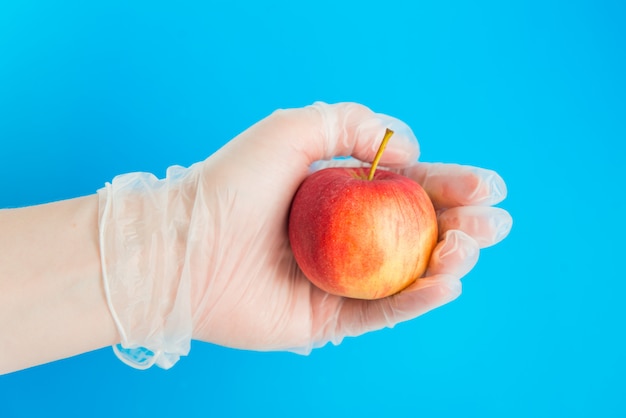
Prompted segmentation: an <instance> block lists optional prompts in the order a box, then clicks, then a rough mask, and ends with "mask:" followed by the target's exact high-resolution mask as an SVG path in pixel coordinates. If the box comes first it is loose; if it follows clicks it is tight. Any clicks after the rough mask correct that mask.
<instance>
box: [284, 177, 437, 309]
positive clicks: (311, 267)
mask: <svg viewBox="0 0 626 418" xmlns="http://www.w3.org/2000/svg"><path fill="white" fill-rule="evenodd" d="M367 175H368V170H367V169H365V168H345V167H343V168H342V167H336V168H327V169H324V170H320V171H317V172H315V173H313V174H312V175H310V176H309V177H307V178H306V179H305V180H304V182H303V183H302V184H301V185H300V187H299V189H298V191H297V193H296V195H295V197H294V200H293V202H292V206H291V211H290V216H289V239H290V243H291V248H292V251H293V253H294V256H295V259H296V262H297V263H298V265H299V266H300V268H301V270H302V272H303V273H304V275H305V276H306V277H307V278H308V279H309V280H310V281H311V282H312V283H313V284H315V285H316V286H317V287H319V288H320V289H322V290H324V291H327V292H329V293H332V294H335V295H339V296H345V297H350V298H357V299H379V298H383V297H386V296H390V295H392V294H394V293H397V292H399V291H401V290H402V289H404V288H406V287H407V286H409V285H410V284H412V283H413V282H414V281H415V280H416V279H418V278H419V277H421V276H422V275H423V274H424V272H425V270H426V268H427V266H428V262H429V259H430V255H431V253H432V251H433V249H434V247H435V245H436V243H437V236H438V232H437V217H436V214H435V210H434V208H433V205H432V202H431V200H430V198H429V197H428V195H427V194H426V192H425V191H424V190H423V189H422V187H421V186H420V185H419V184H418V183H416V182H415V181H413V180H412V179H409V178H408V177H404V176H402V175H400V174H396V173H393V172H390V171H383V170H378V171H376V172H375V173H374V176H373V179H372V180H368V179H367Z"/></svg>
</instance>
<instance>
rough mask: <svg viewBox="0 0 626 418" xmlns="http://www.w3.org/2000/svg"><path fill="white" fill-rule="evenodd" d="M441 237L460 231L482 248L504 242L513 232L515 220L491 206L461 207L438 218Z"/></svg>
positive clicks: (448, 210) (449, 210) (446, 211)
mask: <svg viewBox="0 0 626 418" xmlns="http://www.w3.org/2000/svg"><path fill="white" fill-rule="evenodd" d="M437 221H438V224H439V233H440V236H443V235H444V234H445V233H446V232H447V231H450V230H459V231H463V232H464V233H466V234H467V235H469V236H470V237H472V238H473V239H474V240H475V241H476V242H477V243H478V245H479V247H480V248H486V247H490V246H492V245H495V244H497V243H498V242H500V241H502V240H503V239H504V238H506V236H507V235H508V234H509V232H510V231H511V226H512V225H513V219H512V218H511V215H510V214H509V213H508V212H507V211H506V210H504V209H500V208H494V207H489V206H459V207H455V208H452V209H447V210H445V211H443V212H442V213H441V214H440V215H439V216H438V217H437Z"/></svg>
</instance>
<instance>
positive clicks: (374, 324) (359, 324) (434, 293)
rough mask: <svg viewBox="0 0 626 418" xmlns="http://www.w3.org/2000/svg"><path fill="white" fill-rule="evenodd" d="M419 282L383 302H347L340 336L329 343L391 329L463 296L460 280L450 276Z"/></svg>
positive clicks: (339, 325)
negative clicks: (346, 337) (345, 337)
mask: <svg viewBox="0 0 626 418" xmlns="http://www.w3.org/2000/svg"><path fill="white" fill-rule="evenodd" d="M418 282H420V283H419V284H418V283H416V285H414V286H411V287H410V288H409V289H405V290H403V291H402V292H400V293H397V294H395V295H393V296H389V297H386V298H383V299H377V300H360V299H345V301H344V303H343V306H342V308H341V313H340V315H339V317H338V324H337V325H338V326H337V328H336V332H337V335H335V336H332V337H331V338H330V341H332V342H333V343H334V344H338V343H339V342H340V341H341V340H342V338H343V337H344V336H357V335H361V334H365V333H366V332H370V331H375V330H379V329H382V328H385V327H387V328H391V327H393V326H395V325H396V324H398V323H400V322H404V321H408V320H411V319H414V318H416V317H418V316H420V315H423V314H425V313H426V312H428V311H431V310H433V309H435V308H438V307H440V306H442V305H445V304H446V303H448V302H451V301H452V300H454V299H456V298H457V297H458V296H459V295H460V294H461V289H462V285H461V281H460V280H459V279H458V278H457V277H454V276H451V275H445V274H442V275H438V276H436V277H432V278H429V279H426V280H418Z"/></svg>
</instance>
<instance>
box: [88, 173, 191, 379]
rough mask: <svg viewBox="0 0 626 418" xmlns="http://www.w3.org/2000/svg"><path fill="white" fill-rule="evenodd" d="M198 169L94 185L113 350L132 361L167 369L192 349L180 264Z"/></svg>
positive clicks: (187, 286)
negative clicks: (114, 331) (113, 330)
mask: <svg viewBox="0 0 626 418" xmlns="http://www.w3.org/2000/svg"><path fill="white" fill-rule="evenodd" d="M196 177H197V176H196V174H195V173H194V171H193V170H191V169H183V168H181V167H173V168H170V169H169V170H168V174H167V177H166V178H165V179H163V180H158V179H157V178H156V177H155V176H153V175H152V174H149V173H130V174H124V175H121V176H117V177H115V178H114V179H113V181H112V182H111V183H107V184H106V185H105V187H104V188H102V189H100V190H98V196H99V228H100V252H101V258H102V277H103V281H104V283H103V284H104V290H105V294H106V298H107V303H108V305H109V309H110V311H111V314H112V316H113V319H114V321H115V324H116V326H117V329H118V331H119V335H120V339H121V343H120V344H117V345H116V346H114V347H113V350H114V352H115V354H116V355H117V357H118V358H119V359H120V360H121V361H123V362H124V363H126V364H127V365H129V366H131V367H134V368H137V369H147V368H149V367H151V366H152V365H153V364H157V365H158V366H159V367H161V368H164V369H169V368H170V367H172V366H173V365H174V364H175V363H176V362H177V361H178V360H179V358H180V356H184V355H187V354H188V353H189V349H190V344H191V336H192V310H191V295H190V279H189V274H185V273H184V272H183V270H184V267H185V257H186V248H187V235H188V232H189V222H190V217H189V213H187V210H186V203H187V202H188V201H189V199H193V195H190V190H192V191H193V190H195V189H196V186H195V185H196V183H197V179H196ZM181 186H182V187H181Z"/></svg>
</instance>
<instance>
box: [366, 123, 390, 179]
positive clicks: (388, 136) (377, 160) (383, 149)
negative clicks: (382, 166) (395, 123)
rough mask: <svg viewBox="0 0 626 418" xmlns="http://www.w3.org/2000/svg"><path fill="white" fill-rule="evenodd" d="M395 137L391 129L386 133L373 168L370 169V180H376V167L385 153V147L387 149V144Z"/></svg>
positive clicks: (368, 177) (373, 162)
mask: <svg viewBox="0 0 626 418" xmlns="http://www.w3.org/2000/svg"><path fill="white" fill-rule="evenodd" d="M391 135H393V131H392V130H391V129H389V128H387V130H386V131H385V136H384V137H383V140H382V142H381V143H380V147H378V151H377V152H376V156H375V157H374V161H372V166H371V167H370V174H369V176H367V179H368V180H372V179H373V178H374V173H375V172H376V167H378V162H379V161H380V157H382V156H383V152H384V151H385V147H387V142H389V138H391Z"/></svg>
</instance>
